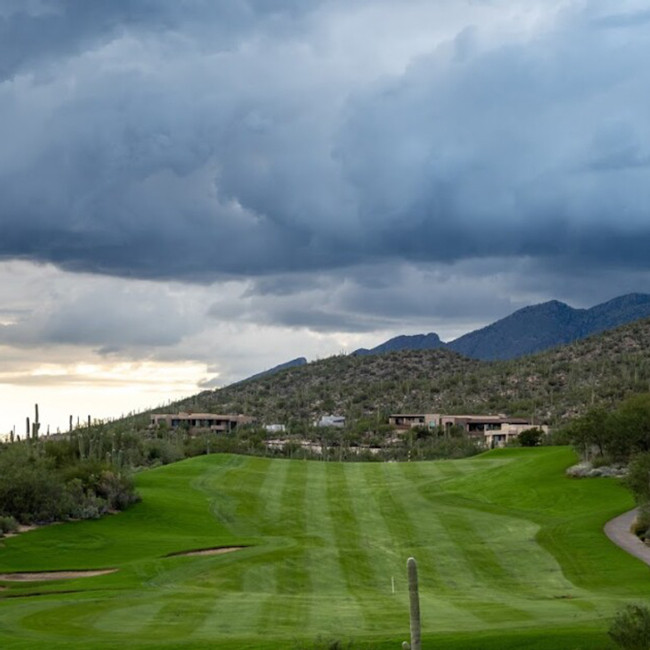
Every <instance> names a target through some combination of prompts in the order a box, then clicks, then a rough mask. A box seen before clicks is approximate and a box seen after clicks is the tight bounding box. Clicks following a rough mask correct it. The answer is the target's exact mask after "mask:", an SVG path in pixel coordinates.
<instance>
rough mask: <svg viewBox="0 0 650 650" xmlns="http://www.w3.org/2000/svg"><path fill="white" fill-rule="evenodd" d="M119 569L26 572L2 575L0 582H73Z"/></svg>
mask: <svg viewBox="0 0 650 650" xmlns="http://www.w3.org/2000/svg"><path fill="white" fill-rule="evenodd" d="M116 571H117V569H98V570H96V571H38V572H37V571H26V572H24V573H0V580H5V581H6V582H42V581H44V580H72V579H73V578H93V577H95V576H103V575H106V574H108V573H115V572H116Z"/></svg>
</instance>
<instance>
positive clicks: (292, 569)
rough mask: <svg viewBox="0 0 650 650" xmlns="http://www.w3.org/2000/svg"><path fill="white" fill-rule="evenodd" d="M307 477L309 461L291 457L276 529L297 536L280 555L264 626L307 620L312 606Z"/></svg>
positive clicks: (290, 623) (261, 623)
mask: <svg viewBox="0 0 650 650" xmlns="http://www.w3.org/2000/svg"><path fill="white" fill-rule="evenodd" d="M306 478H307V463H306V462H305V461H289V463H288V468H287V473H286V475H285V482H284V486H283V488H282V496H281V499H280V513H279V520H278V521H277V524H276V525H277V528H276V530H277V531H278V532H280V531H282V533H283V534H284V535H285V536H287V537H291V538H293V539H292V540H291V541H290V545H289V546H287V547H285V548H284V549H283V552H282V553H281V554H279V555H277V556H276V557H277V559H276V563H275V594H274V595H271V596H269V597H267V598H266V602H265V604H264V607H263V608H262V611H261V615H260V618H261V620H260V623H259V625H261V626H263V625H266V624H270V622H271V621H273V625H278V626H280V627H290V626H294V627H295V626H300V625H305V624H307V620H306V619H307V617H308V615H309V608H308V605H307V604H306V601H305V596H306V595H308V594H310V593H311V584H310V573H309V570H308V567H307V565H306V557H305V556H306V554H305V548H304V543H303V542H304V538H305V535H306V517H307V515H306V508H307V504H306V503H305V494H306Z"/></svg>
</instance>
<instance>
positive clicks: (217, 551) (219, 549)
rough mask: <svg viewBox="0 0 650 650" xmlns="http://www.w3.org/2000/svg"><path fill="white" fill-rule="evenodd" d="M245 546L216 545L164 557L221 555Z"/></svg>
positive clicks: (239, 549)
mask: <svg viewBox="0 0 650 650" xmlns="http://www.w3.org/2000/svg"><path fill="white" fill-rule="evenodd" d="M244 548H247V547H246V546H216V547H215V548H199V549H196V550H194V551H180V552H179V553H169V554H168V555H165V557H187V556H190V555H223V554H224V553H232V552H233V551H241V550H242V549H244Z"/></svg>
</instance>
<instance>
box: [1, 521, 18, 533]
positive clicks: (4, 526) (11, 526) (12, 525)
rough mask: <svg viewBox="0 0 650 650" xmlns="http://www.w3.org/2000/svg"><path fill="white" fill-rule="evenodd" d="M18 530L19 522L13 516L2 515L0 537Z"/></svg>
mask: <svg viewBox="0 0 650 650" xmlns="http://www.w3.org/2000/svg"><path fill="white" fill-rule="evenodd" d="M17 530H18V522H17V521H16V520H15V519H14V518H13V517H11V516H0V537H2V536H3V535H6V534H7V533H14V532H16V531H17Z"/></svg>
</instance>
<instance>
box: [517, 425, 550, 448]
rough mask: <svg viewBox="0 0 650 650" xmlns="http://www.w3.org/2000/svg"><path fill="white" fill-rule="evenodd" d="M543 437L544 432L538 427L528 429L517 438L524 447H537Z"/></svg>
mask: <svg viewBox="0 0 650 650" xmlns="http://www.w3.org/2000/svg"><path fill="white" fill-rule="evenodd" d="M543 437H544V432H543V431H542V430H541V429H538V428H537V427H533V428H532V429H526V430H525V431H522V432H521V433H520V434H519V435H518V436H517V440H518V441H519V444H520V445H521V446H522V447H537V445H539V444H540V442H541V440H542V438H543Z"/></svg>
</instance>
